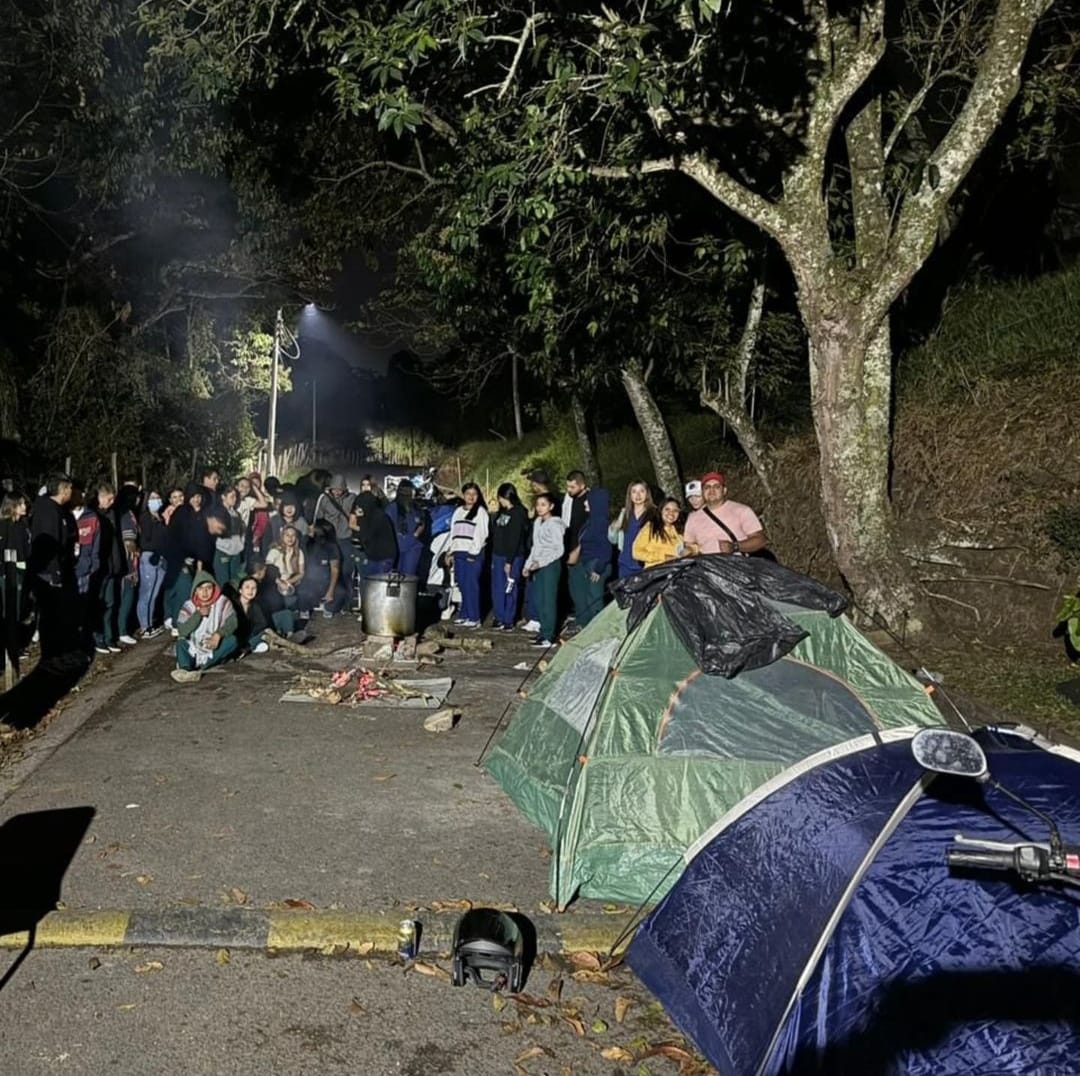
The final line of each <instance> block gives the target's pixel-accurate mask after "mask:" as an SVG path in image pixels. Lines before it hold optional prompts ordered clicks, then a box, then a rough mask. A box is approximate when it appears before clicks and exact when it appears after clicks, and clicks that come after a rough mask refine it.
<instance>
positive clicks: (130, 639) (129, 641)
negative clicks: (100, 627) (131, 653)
mask: <svg viewBox="0 0 1080 1076" xmlns="http://www.w3.org/2000/svg"><path fill="white" fill-rule="evenodd" d="M120 642H122V643H123V644H124V646H137V645H138V642H139V640H138V639H136V638H135V637H134V636H133V635H121V636H120Z"/></svg>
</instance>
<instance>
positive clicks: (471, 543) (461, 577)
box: [447, 482, 489, 628]
mask: <svg viewBox="0 0 1080 1076" xmlns="http://www.w3.org/2000/svg"><path fill="white" fill-rule="evenodd" d="M461 494H462V498H463V500H464V503H463V504H461V505H459V506H458V507H457V508H456V509H454V517H453V519H452V520H451V522H450V551H449V553H448V554H447V555H448V556H450V557H452V558H453V562H454V576H455V579H456V581H457V585H458V590H460V591H461V609H460V610H459V612H460V614H461V615H460V616H458V617H457V619H456V621H455V623H457V624H460V625H461V626H462V627H463V628H478V627H479V626H480V621H481V620H482V619H483V609H482V607H481V603H480V580H481V578H482V576H483V572H484V553H485V551H486V549H487V540H488V529H489V520H488V511H487V505H486V504H485V503H484V494H483V493H482V492H481V490H480V487H479V486H478V485H477V484H476V483H475V482H466V483H465V485H464V486H462V487H461Z"/></svg>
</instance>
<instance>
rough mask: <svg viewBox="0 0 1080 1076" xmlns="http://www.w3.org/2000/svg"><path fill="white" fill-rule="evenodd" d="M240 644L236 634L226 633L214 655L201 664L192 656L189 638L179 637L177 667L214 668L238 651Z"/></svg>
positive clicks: (200, 669)
mask: <svg viewBox="0 0 1080 1076" xmlns="http://www.w3.org/2000/svg"><path fill="white" fill-rule="evenodd" d="M238 645H239V644H238V643H237V641H236V636H235V635H226V636H225V638H224V639H222V640H221V642H220V643H218V648H217V650H215V651H214V656H213V657H212V658H211V659H210V660H209V661H208V662H207V663H206V664H205V665H201V666H200V665H196V664H195V659H194V658H193V657H192V656H191V651H190V650H188V644H187V639H177V640H176V667H177V668H178V669H198V670H199V671H200V672H205V671H206V670H207V669H212V668H213V667H214V666H215V665H220V664H221V663H222V662H223V661H225V660H226V658H229V657H231V656H232V655H233V654H234V653H236V648H237V646H238Z"/></svg>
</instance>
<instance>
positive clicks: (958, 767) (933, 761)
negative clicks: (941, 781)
mask: <svg viewBox="0 0 1080 1076" xmlns="http://www.w3.org/2000/svg"><path fill="white" fill-rule="evenodd" d="M911 753H912V754H913V755H914V756H915V761H916V762H917V763H918V764H919V765H920V766H922V768H923V769H924V770H931V771H932V772H934V773H947V774H952V775H954V776H956V777H974V778H975V780H977V781H982V780H986V779H987V778H988V777H989V776H990V766H989V764H988V763H987V761H986V755H985V753H984V752H983V749H982V748H981V747H980V746H979V744H978V743H977V742H976V741H975V740H974V739H973V738H972V737H971V736H969V735H968V734H967V733H966V732H954V731H953V730H952V729H923V730H922V731H921V732H918V733H916V734H915V736H914V738H913V739H912V741H911Z"/></svg>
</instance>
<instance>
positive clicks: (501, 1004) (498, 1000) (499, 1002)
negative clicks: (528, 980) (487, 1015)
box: [491, 994, 506, 1012]
mask: <svg viewBox="0 0 1080 1076" xmlns="http://www.w3.org/2000/svg"><path fill="white" fill-rule="evenodd" d="M491 1007H492V1008H493V1009H494V1010H495V1011H496V1012H502V1011H503V1009H505V1008H506V998H504V997H503V996H502V994H492V995H491Z"/></svg>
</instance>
